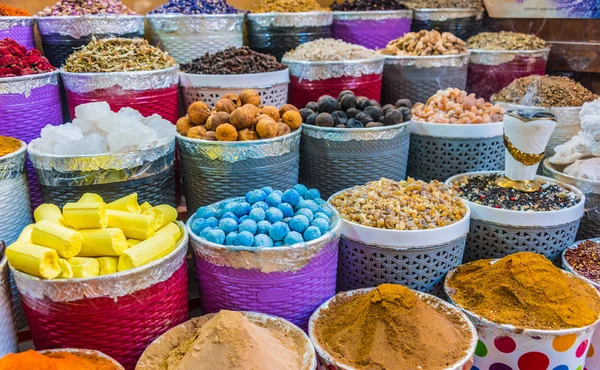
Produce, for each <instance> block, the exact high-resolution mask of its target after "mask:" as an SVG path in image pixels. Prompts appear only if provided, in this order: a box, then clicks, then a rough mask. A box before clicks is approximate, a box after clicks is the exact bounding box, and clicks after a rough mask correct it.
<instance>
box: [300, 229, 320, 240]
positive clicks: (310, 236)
mask: <svg viewBox="0 0 600 370" xmlns="http://www.w3.org/2000/svg"><path fill="white" fill-rule="evenodd" d="M303 235H304V240H306V241H307V242H309V241H311V240H315V239H318V238H320V237H321V230H319V228H318V227H316V226H309V227H308V228H307V229H306V230H305V231H304V234H303Z"/></svg>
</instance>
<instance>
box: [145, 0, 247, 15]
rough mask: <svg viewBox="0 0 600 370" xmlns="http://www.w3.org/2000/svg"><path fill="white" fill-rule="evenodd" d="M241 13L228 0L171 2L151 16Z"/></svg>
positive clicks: (160, 7) (180, 0)
mask: <svg viewBox="0 0 600 370" xmlns="http://www.w3.org/2000/svg"><path fill="white" fill-rule="evenodd" d="M240 12H241V11H240V10H238V9H236V8H234V7H232V6H231V5H229V4H227V1H226V0H169V1H167V3H166V4H163V5H161V6H159V7H157V8H156V9H154V10H152V11H151V12H150V13H149V14H170V13H179V14H237V13H240Z"/></svg>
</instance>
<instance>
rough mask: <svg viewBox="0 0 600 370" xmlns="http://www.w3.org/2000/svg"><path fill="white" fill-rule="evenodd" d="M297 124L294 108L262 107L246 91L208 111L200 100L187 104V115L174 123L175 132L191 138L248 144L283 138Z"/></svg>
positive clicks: (299, 120)
mask: <svg viewBox="0 0 600 370" xmlns="http://www.w3.org/2000/svg"><path fill="white" fill-rule="evenodd" d="M301 125H302V116H301V115H300V113H299V112H298V108H296V107H295V106H293V105H291V104H286V105H284V106H283V107H281V108H279V109H277V108H275V107H273V106H271V105H267V106H262V105H261V104H260V96H259V95H258V92H256V90H250V89H248V90H243V91H242V92H241V93H240V94H239V95H236V94H225V95H223V97H222V98H221V99H220V100H219V101H218V102H217V103H216V104H215V108H214V109H213V110H212V111H211V110H210V109H209V108H208V105H206V103H204V102H201V101H197V102H194V103H192V104H190V106H189V107H188V110H187V115H186V116H184V117H181V118H180V119H179V120H178V121H177V131H178V132H179V133H180V134H181V135H183V136H187V137H189V138H193V139H203V140H210V141H215V140H217V141H251V140H259V139H272V138H274V137H279V136H284V135H287V134H289V133H291V132H292V131H295V130H297V129H298V128H300V126H301Z"/></svg>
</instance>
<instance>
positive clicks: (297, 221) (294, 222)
mask: <svg viewBox="0 0 600 370" xmlns="http://www.w3.org/2000/svg"><path fill="white" fill-rule="evenodd" d="M309 224H310V221H309V220H308V217H306V216H305V215H297V216H294V217H292V219H291V220H290V229H292V230H294V231H297V232H299V233H302V232H304V230H306V228H307V227H308V226H310V225H309Z"/></svg>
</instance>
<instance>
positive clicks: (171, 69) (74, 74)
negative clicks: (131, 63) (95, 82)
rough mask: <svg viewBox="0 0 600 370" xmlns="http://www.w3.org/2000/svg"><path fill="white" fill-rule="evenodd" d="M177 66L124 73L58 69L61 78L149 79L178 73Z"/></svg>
mask: <svg viewBox="0 0 600 370" xmlns="http://www.w3.org/2000/svg"><path fill="white" fill-rule="evenodd" d="M178 71H179V64H176V65H174V66H172V67H169V68H163V69H155V70H152V71H125V72H85V73H80V72H67V71H65V70H64V68H63V67H61V68H60V75H61V77H63V78H64V77H67V78H70V77H87V78H94V77H99V76H100V77H101V76H104V75H110V76H111V77H115V78H119V76H127V77H132V76H133V77H140V78H151V77H152V76H153V75H156V74H170V73H172V72H176V73H179V72H178Z"/></svg>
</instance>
